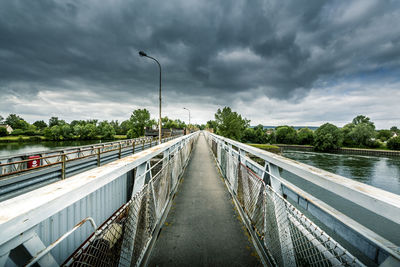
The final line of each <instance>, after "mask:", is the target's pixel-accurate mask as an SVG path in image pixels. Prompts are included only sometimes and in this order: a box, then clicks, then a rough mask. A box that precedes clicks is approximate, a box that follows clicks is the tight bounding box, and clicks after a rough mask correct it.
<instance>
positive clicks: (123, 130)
mask: <svg viewBox="0 0 400 267" xmlns="http://www.w3.org/2000/svg"><path fill="white" fill-rule="evenodd" d="M130 128H131V121H130V120H126V121H123V122H121V132H120V134H127V133H128V131H129V129H130Z"/></svg>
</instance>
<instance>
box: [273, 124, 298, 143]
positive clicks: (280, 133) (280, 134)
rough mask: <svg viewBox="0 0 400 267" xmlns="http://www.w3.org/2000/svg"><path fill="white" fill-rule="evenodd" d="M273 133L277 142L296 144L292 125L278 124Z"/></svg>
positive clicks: (295, 135) (295, 134)
mask: <svg viewBox="0 0 400 267" xmlns="http://www.w3.org/2000/svg"><path fill="white" fill-rule="evenodd" d="M275 133H276V142H277V143H278V144H297V132H296V130H295V129H294V128H293V127H290V126H287V125H284V126H278V127H276V131H275Z"/></svg>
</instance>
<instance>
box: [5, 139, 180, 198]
mask: <svg viewBox="0 0 400 267" xmlns="http://www.w3.org/2000/svg"><path fill="white" fill-rule="evenodd" d="M176 137H177V136H176ZM176 137H167V138H163V139H162V142H167V141H169V140H171V139H173V138H176ZM157 143H158V141H157V140H156V138H152V137H145V138H136V139H129V140H124V141H118V142H110V143H104V144H96V145H91V146H83V147H74V148H68V149H65V150H56V151H47V152H42V153H40V152H39V153H36V154H27V155H17V156H12V157H8V158H5V159H2V160H0V201H1V200H4V199H8V198H11V197H14V196H16V195H18V194H21V193H24V192H26V191H28V190H32V189H36V188H37V187H40V186H43V185H46V184H49V183H51V182H55V181H58V180H62V179H65V178H67V177H70V176H72V175H75V174H77V173H79V172H82V171H86V170H88V169H90V168H94V167H99V166H101V165H102V164H105V163H108V162H111V161H113V160H117V159H120V158H122V157H125V156H128V155H131V154H133V153H137V152H139V151H142V150H144V149H147V148H150V147H152V146H155V145H157ZM28 155H40V156H39V157H37V158H34V159H23V158H28ZM33 160H35V161H38V162H39V164H38V166H36V167H29V166H28V163H29V162H32V161H33ZM1 161H3V162H5V163H1Z"/></svg>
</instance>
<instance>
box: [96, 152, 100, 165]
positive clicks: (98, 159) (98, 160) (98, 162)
mask: <svg viewBox="0 0 400 267" xmlns="http://www.w3.org/2000/svg"><path fill="white" fill-rule="evenodd" d="M99 166H100V148H97V167H99Z"/></svg>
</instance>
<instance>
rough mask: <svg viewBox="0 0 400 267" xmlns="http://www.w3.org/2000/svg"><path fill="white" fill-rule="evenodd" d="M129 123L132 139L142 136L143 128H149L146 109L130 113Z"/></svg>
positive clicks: (149, 122)
mask: <svg viewBox="0 0 400 267" xmlns="http://www.w3.org/2000/svg"><path fill="white" fill-rule="evenodd" d="M130 122H131V129H132V132H133V137H139V136H143V135H144V128H145V127H151V123H152V122H151V120H150V112H149V111H148V110H147V109H136V110H134V111H133V112H132V115H131V118H130Z"/></svg>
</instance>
